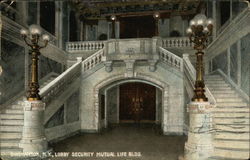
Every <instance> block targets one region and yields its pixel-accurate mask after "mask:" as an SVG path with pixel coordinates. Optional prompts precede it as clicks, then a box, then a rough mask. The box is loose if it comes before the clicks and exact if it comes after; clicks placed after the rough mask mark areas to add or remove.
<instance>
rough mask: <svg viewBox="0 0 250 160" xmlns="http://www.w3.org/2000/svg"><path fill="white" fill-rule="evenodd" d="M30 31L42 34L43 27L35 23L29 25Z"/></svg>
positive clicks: (34, 33)
mask: <svg viewBox="0 0 250 160" xmlns="http://www.w3.org/2000/svg"><path fill="white" fill-rule="evenodd" d="M29 31H30V33H31V35H41V33H42V31H41V27H40V26H38V25H35V24H32V25H31V26H30V27H29Z"/></svg>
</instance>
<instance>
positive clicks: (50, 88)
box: [40, 49, 104, 103]
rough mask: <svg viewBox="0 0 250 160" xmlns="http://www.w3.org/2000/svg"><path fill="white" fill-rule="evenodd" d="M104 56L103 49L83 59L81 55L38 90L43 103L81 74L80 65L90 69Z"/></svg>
mask: <svg viewBox="0 0 250 160" xmlns="http://www.w3.org/2000/svg"><path fill="white" fill-rule="evenodd" d="M103 57H104V50H103V49H102V50H100V51H98V52H96V53H95V54H93V55H91V56H90V57H88V58H87V59H85V60H83V61H82V60H81V57H80V59H79V61H77V63H75V64H74V65H72V66H71V67H70V68H68V69H67V70H66V71H65V72H63V73H62V74H61V75H59V76H58V77H57V78H55V79H54V80H53V81H51V82H50V83H48V84H47V85H46V86H45V87H43V88H42V89H41V91H40V95H41V97H42V98H43V101H44V102H45V103H49V102H50V101H51V100H52V99H53V98H55V97H56V95H57V94H59V93H61V92H63V91H64V90H65V89H66V88H67V86H68V85H70V84H71V83H72V82H73V81H74V80H76V79H77V77H79V76H80V74H81V66H82V65H83V68H84V71H87V70H90V69H91V68H93V67H94V66H96V65H97V64H100V63H101V62H102V59H103Z"/></svg>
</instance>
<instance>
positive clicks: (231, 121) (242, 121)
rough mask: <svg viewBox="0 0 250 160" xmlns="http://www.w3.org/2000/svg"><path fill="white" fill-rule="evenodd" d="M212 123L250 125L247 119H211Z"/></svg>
mask: <svg viewBox="0 0 250 160" xmlns="http://www.w3.org/2000/svg"><path fill="white" fill-rule="evenodd" d="M213 121H214V123H216V124H250V123H249V121H250V120H249V118H232V117H230V118H217V117H214V118H213Z"/></svg>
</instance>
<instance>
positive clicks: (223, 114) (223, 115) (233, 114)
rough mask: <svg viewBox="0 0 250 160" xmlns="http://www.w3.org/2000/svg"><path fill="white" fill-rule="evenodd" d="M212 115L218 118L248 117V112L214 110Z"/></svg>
mask: <svg viewBox="0 0 250 160" xmlns="http://www.w3.org/2000/svg"><path fill="white" fill-rule="evenodd" d="M213 117H217V118H218V117H220V118H237V117H238V118H249V117H250V115H249V113H248V112H214V113H213Z"/></svg>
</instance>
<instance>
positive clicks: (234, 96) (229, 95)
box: [215, 93, 239, 98]
mask: <svg viewBox="0 0 250 160" xmlns="http://www.w3.org/2000/svg"><path fill="white" fill-rule="evenodd" d="M215 98H239V96H238V95H237V94H235V93H224V94H217V95H216V97H215Z"/></svg>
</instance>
